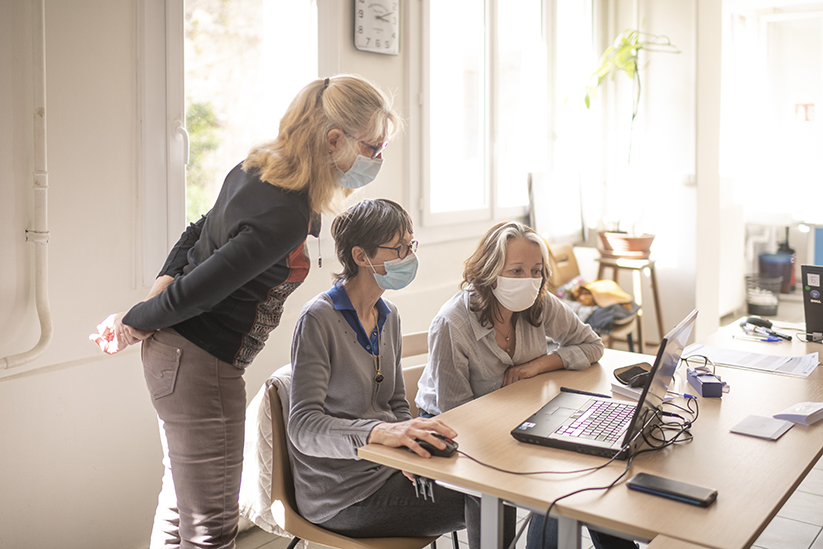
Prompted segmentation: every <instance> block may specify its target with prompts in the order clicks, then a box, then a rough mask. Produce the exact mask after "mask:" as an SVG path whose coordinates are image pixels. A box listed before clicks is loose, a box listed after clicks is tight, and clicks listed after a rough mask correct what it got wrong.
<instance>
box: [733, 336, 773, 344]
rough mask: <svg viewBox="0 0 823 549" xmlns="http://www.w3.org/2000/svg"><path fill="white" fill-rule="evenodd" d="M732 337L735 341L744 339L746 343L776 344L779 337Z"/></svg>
mask: <svg viewBox="0 0 823 549" xmlns="http://www.w3.org/2000/svg"><path fill="white" fill-rule="evenodd" d="M732 337H733V338H735V339H744V340H746V341H767V342H769V343H776V342H778V341H780V338H779V337H774V336H762V337H758V336H752V335H737V334H733V335H732Z"/></svg>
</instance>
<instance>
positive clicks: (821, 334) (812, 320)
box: [800, 265, 823, 341]
mask: <svg viewBox="0 0 823 549" xmlns="http://www.w3.org/2000/svg"><path fill="white" fill-rule="evenodd" d="M800 276H801V278H802V282H803V284H802V285H803V311H804V313H805V314H806V333H807V334H811V335H809V336H808V338H809V340H810V341H823V297H821V295H820V294H821V292H823V285H821V284H823V267H821V266H819V265H801V266H800Z"/></svg>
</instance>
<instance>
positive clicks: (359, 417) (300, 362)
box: [288, 293, 411, 523]
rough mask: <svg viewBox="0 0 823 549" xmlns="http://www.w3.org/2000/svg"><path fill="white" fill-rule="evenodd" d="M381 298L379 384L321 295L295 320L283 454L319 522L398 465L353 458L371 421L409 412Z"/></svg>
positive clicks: (303, 507)
mask: <svg viewBox="0 0 823 549" xmlns="http://www.w3.org/2000/svg"><path fill="white" fill-rule="evenodd" d="M386 304H387V305H388V307H389V309H390V311H391V312H390V313H389V315H388V316H387V318H386V323H385V325H384V326H383V331H382V333H381V335H380V354H381V361H382V366H381V373H382V374H383V375H384V376H385V379H384V380H383V382H382V383H380V384H377V383H376V382H375V381H374V377H375V369H374V362H373V360H372V355H371V354H370V353H369V352H368V351H366V350H365V349H364V348H363V347H362V346H361V345H360V344H359V343H358V342H357V334H356V333H355V332H354V330H352V328H351V327H350V326H349V324H348V323H347V322H346V320H345V318H343V315H342V314H341V313H340V311H337V310H335V309H334V304H333V303H332V300H331V298H330V297H329V296H328V295H327V294H325V293H323V294H320V295H318V296H317V297H315V298H314V299H313V300H312V301H310V302H309V303H307V304H306V306H305V307H303V311H302V312H301V313H300V318H299V319H298V321H297V326H296V327H295V330H294V339H293V341H292V352H291V360H292V369H293V373H292V383H291V393H290V394H291V408H290V413H289V426H288V434H289V442H290V444H289V453H290V455H291V461H292V468H293V472H294V489H295V495H296V499H297V507H298V509H299V510H300V514H301V515H303V517H304V518H306V519H307V520H309V521H311V522H314V523H321V522H325V521H327V520H329V519H330V518H332V517H333V516H334V515H336V514H337V513H338V512H339V511H341V510H343V509H345V508H347V507H349V506H351V505H352V504H354V503H357V502H359V501H362V500H364V499H366V498H367V497H369V496H370V495H372V494H373V493H374V492H376V491H377V490H378V489H379V488H381V487H382V486H383V484H385V482H386V479H388V477H389V476H391V475H392V474H394V473H395V472H396V470H394V469H390V468H388V467H383V466H381V465H376V464H374V463H371V462H369V461H363V460H360V459H358V457H357V448H359V447H360V446H363V445H365V444H366V439H367V438H368V436H369V433H370V432H371V430H372V428H374V426H375V425H377V424H378V423H381V422H396V421H403V420H407V419H411V414H410V412H409V404H408V402H407V401H406V390H405V387H404V386H403V374H402V370H401V367H400V354H401V345H402V334H401V331H400V317H399V315H398V313H397V308H396V307H395V306H394V305H393V304H391V303H389V302H386Z"/></svg>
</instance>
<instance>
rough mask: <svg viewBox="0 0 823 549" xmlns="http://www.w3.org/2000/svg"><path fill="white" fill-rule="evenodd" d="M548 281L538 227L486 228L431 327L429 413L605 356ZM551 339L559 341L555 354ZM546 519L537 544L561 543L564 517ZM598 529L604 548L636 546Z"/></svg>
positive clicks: (424, 403)
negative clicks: (456, 289)
mask: <svg viewBox="0 0 823 549" xmlns="http://www.w3.org/2000/svg"><path fill="white" fill-rule="evenodd" d="M548 280H549V254H548V248H547V247H546V243H545V242H544V241H543V239H542V238H540V236H538V234H537V233H535V232H534V231H533V230H532V229H531V228H529V227H527V226H525V225H523V224H522V223H518V222H516V221H510V222H507V223H500V224H498V225H495V226H494V227H492V228H491V229H490V230H489V231H488V232H487V233H486V235H485V236H484V237H483V239H482V240H481V241H480V244H479V245H478V247H477V249H476V250H475V251H474V253H473V254H472V255H471V257H469V259H468V260H466V263H465V269H464V271H463V282H462V283H461V290H460V291H459V292H457V294H456V295H455V296H454V297H452V298H451V299H450V300H449V301H447V302H446V304H445V305H443V307H442V308H441V309H440V312H439V313H437V316H435V318H434V320H433V321H432V323H431V327H430V328H429V360H428V363H427V364H426V368H425V370H424V371H423V375H422V376H421V378H420V382H419V388H418V393H417V398H416V399H415V402H416V403H417V406H418V408H419V410H420V415H421V416H424V417H434V416H436V415H438V414H441V413H443V412H445V411H447V410H451V409H452V408H455V407H457V406H460V405H461V404H464V403H466V402H468V401H470V400H472V399H475V398H477V397H481V396H483V395H485V394H488V393H491V392H492V391H495V390H497V389H500V388H501V387H503V386H505V385H509V384H511V383H514V382H516V381H518V380H521V379H526V378H530V377H534V376H536V375H538V374H542V373H544V372H550V371H552V370H559V369H563V368H565V369H567V370H582V369H584V368H588V367H589V366H590V365H591V364H592V363H594V362H597V361H598V360H599V359H600V357H601V356H603V343H602V341H600V338H599V337H598V336H597V334H595V333H594V331H593V330H592V329H591V328H590V327H589V326H587V325H586V324H583V323H582V322H580V320H579V319H578V318H577V316H575V315H574V313H572V312H571V310H569V309H568V307H566V306H565V305H564V304H563V303H562V302H561V301H560V300H559V299H558V298H557V297H555V296H554V295H552V294H551V292H549V291H548ZM547 337H548V338H550V339H552V340H553V341H555V342H557V343H558V344H559V347H558V348H557V349H555V350H553V351H552V352H549V351H548V346H547V344H546V338H547ZM543 522H544V521H543V517H542V516H541V515H534V517H533V518H532V521H531V524H530V525H529V534H528V536H529V537H528V542H527V547H528V548H529V549H539V548H540V547H546V548H554V547H557V520H555V519H550V520H549V521H547V522H546V525H545V526H546V527H545V529H544V527H543ZM544 530H545V532H546V535H545V537H544V538H543V539H542V540H541V534H542V533H543V532H544ZM591 534H592V541H593V542H594V544H595V546H596V547H598V548H600V547H604V548H605V547H624V546H627V547H636V546H635V545H634V543H632V542H629V541H626V540H622V539H620V538H612V537H611V536H606V535H604V534H598V533H597V532H594V531H592V532H591ZM624 544H627V545H624Z"/></svg>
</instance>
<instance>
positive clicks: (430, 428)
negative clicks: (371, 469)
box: [366, 417, 457, 458]
mask: <svg viewBox="0 0 823 549" xmlns="http://www.w3.org/2000/svg"><path fill="white" fill-rule="evenodd" d="M432 432H436V433H440V434H441V435H443V436H444V437H446V438H454V437H456V436H457V432H456V431H455V430H454V429H452V428H451V427H449V426H448V425H446V424H445V423H443V422H442V421H440V420H438V419H435V418H424V417H416V418H413V419H409V420H406V421H399V422H397V423H378V424H377V425H375V426H374V428H373V429H372V430H371V433H369V438H368V439H367V440H366V442H367V443H375V444H382V445H383V446H390V447H392V448H402V447H406V448H409V449H410V450H411V451H413V452H414V453H415V454H417V455H419V456H420V457H424V458H429V457H431V454H430V453H429V452H427V451H426V450H424V449H423V447H422V446H420V445H419V444H418V443H417V440H418V439H419V440H425V441H426V442H428V443H430V444H432V445H433V446H435V447H437V448H440V449H441V450H442V449H444V448H445V447H446V444H445V443H444V442H443V441H442V440H440V439H439V438H437V437H436V436H434V434H432Z"/></svg>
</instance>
